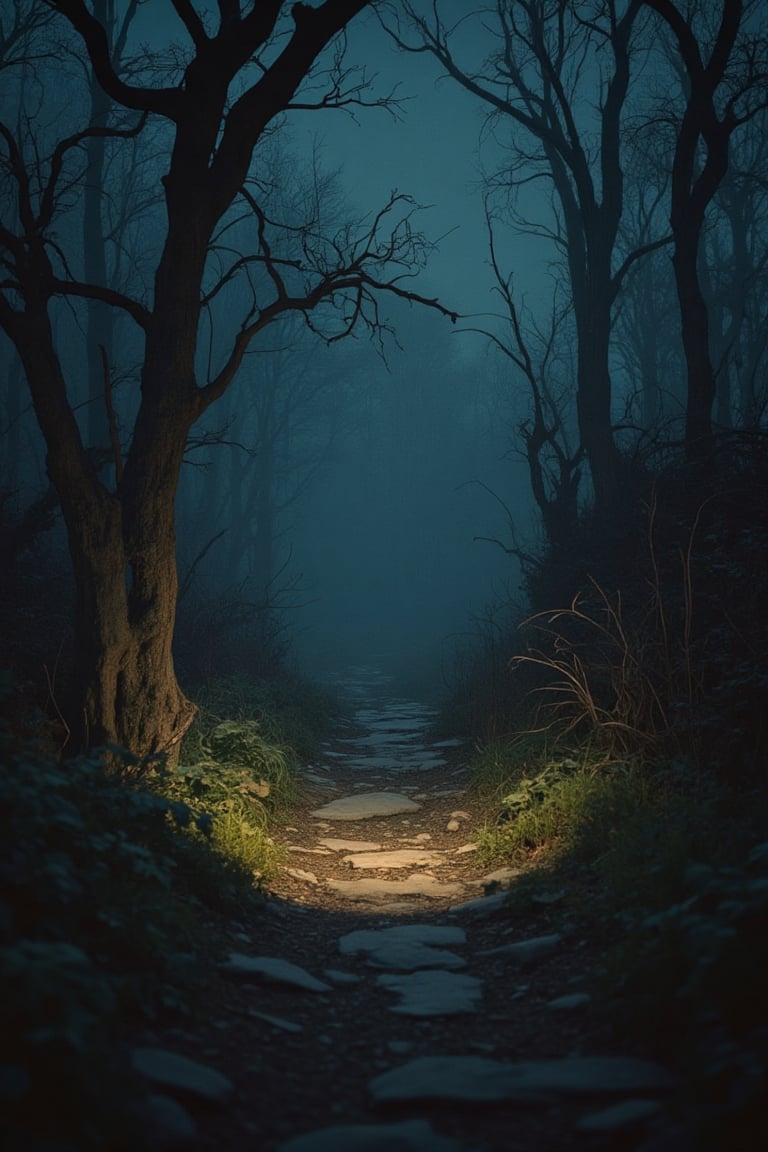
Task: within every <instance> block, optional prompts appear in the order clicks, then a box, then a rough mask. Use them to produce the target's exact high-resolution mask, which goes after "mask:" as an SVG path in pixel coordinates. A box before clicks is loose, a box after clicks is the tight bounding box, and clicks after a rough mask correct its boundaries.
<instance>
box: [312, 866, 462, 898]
mask: <svg viewBox="0 0 768 1152" xmlns="http://www.w3.org/2000/svg"><path fill="white" fill-rule="evenodd" d="M327 884H328V887H329V888H332V889H333V891H334V892H338V893H339V894H340V895H342V896H345V897H346V898H347V899H348V900H390V899H392V897H395V896H428V897H434V898H435V899H439V898H440V897H443V896H457V895H458V894H459V892H461V891H462V885H461V884H456V883H452V884H442V883H441V882H440V881H439V880H436V879H435V878H434V876H429V875H425V874H423V873H422V875H420V876H419V875H417V874H414V875H413V876H409V877H408V879H407V880H380V879H379V878H378V877H377V876H371V877H366V878H365V879H363V880H333V879H331V880H328V881H327Z"/></svg>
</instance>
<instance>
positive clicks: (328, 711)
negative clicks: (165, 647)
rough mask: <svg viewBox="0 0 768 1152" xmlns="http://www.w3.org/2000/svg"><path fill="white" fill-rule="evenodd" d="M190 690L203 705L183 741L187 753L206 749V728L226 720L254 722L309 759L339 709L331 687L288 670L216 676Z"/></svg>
mask: <svg viewBox="0 0 768 1152" xmlns="http://www.w3.org/2000/svg"><path fill="white" fill-rule="evenodd" d="M189 694H190V695H191V696H192V698H193V699H194V700H195V701H196V702H197V703H198V705H199V707H200V711H199V714H198V716H197V718H196V720H195V723H194V725H193V727H192V729H191V731H190V732H189V734H188V736H187V738H186V741H185V744H184V755H185V756H187V758H189V756H195V755H197V752H198V751H199V750H201V749H202V750H203V751H204V750H205V749H204V748H203V744H204V741H205V739H206V734H207V733H209V732H210V730H211V728H212V727H213V726H214V725H215V724H217V723H220V722H221V721H224V720H226V721H246V722H248V723H256V724H258V726H259V731H260V732H261V733H262V735H263V737H264V739H265V740H266V741H267V742H268V743H271V744H274V745H277V746H280V747H285V746H288V747H290V748H291V749H292V750H293V753H294V754H295V756H296V757H297V758H298V759H299V760H302V761H307V760H311V759H313V758H314V757H315V756H317V754H318V750H319V747H320V743H321V741H322V740H324V739H326V738H327V737H328V736H329V735H330V734H331V732H332V730H333V725H334V722H335V721H336V719H337V718H338V715H339V712H340V710H341V705H340V702H339V700H338V699H337V698H336V696H335V695H334V694H333V693H332V692H331V691H330V690H329V689H327V688H324V687H321V686H319V685H317V684H313V683H311V682H310V681H308V680H305V679H303V678H302V677H301V676H298V675H295V674H291V673H289V672H287V671H282V672H280V673H279V674H276V675H274V676H271V677H267V678H264V677H260V676H249V675H245V674H243V673H235V674H232V673H230V674H227V675H217V676H212V677H209V678H208V679H206V680H202V681H199V682H197V683H195V684H193V685H191V686H190V688H189Z"/></svg>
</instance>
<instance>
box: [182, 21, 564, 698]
mask: <svg viewBox="0 0 768 1152" xmlns="http://www.w3.org/2000/svg"><path fill="white" fill-rule="evenodd" d="M347 53H348V59H349V60H350V62H354V65H355V67H359V68H361V69H363V70H364V72H365V75H366V77H367V78H370V80H371V92H372V93H374V94H375V95H388V94H389V93H394V100H395V101H396V103H393V104H392V106H391V108H389V109H385V108H354V107H353V108H351V109H349V110H333V111H328V112H323V111H320V112H312V113H307V112H294V113H290V114H289V115H288V117H287V121H286V126H285V130H284V140H285V144H284V147H285V149H286V150H287V151H288V152H289V153H290V155H291V157H292V160H291V163H292V164H293V163H298V165H299V166H300V165H302V164H305V165H307V173H308V172H309V167H310V166H311V165H312V164H317V165H318V167H319V169H320V170H321V171H322V172H323V173H325V174H326V175H327V176H328V178H329V179H331V181H332V189H333V191H332V197H331V198H332V199H333V200H334V201H335V202H336V204H337V207H336V208H335V212H336V213H337V214H340V216H341V217H343V218H344V219H351V220H356V221H357V220H364V219H371V218H372V216H373V214H374V213H376V212H377V211H378V210H380V208H381V207H383V206H384V205H385V204H386V203H387V201H388V199H389V198H390V196H391V195H392V193H393V192H397V193H401V194H403V195H407V196H409V197H412V198H413V201H414V205H415V209H416V210H415V212H414V215H413V227H414V228H416V229H419V230H421V231H423V233H424V235H425V237H426V239H427V241H428V242H429V245H430V251H429V256H428V260H427V261H426V262H425V265H424V267H423V268H422V269H417V270H415V272H414V274H413V275H412V276H411V277H410V278H409V279H408V280H407V282H406V285H405V286H406V287H407V288H408V289H412V290H414V291H417V292H419V293H421V294H423V295H424V296H426V297H430V298H431V297H436V298H439V300H440V302H441V303H442V304H444V305H445V306H446V307H448V308H450V309H452V310H455V311H456V312H457V313H459V314H460V319H459V320H458V321H457V322H456V323H453V324H452V323H451V322H450V321H449V320H447V319H445V318H442V317H438V316H436V315H434V314H433V313H431V312H430V310H429V309H428V308H426V307H421V306H418V305H410V306H408V305H401V306H398V305H396V304H391V303H389V302H387V301H383V302H382V305H381V308H382V316H383V318H384V319H385V320H386V322H387V324H388V325H389V326H390V328H391V332H389V333H386V334H385V336H384V338H383V341H381V343H379V340H378V338H372V339H367V338H366V337H365V336H364V334H362V333H359V334H357V336H356V337H354V338H353V339H352V340H351V341H349V343H350V345H351V346H350V347H346V346H345V345H343V344H341V345H336V346H334V347H333V348H331V349H325V348H323V347H322V345H321V343H320V341H318V340H315V341H314V342H313V340H312V337H311V334H307V332H306V331H303V332H302V331H300V330H296V329H293V337H292V339H293V340H294V341H296V342H301V343H302V345H303V346H304V347H306V348H307V349H308V355H309V356H310V357H316V358H319V362H321V363H323V364H324V369H323V370H324V371H325V372H326V373H327V375H328V376H330V377H331V378H332V380H331V382H330V383H328V384H327V386H324V387H323V388H322V390H321V394H322V398H320V397H319V396H318V395H315V396H314V397H313V398H312V400H311V403H310V408H311V409H312V410H313V411H316V410H317V408H316V406H317V405H318V403H319V405H320V409H321V411H320V414H319V420H320V424H321V425H323V428H322V430H318V427H317V425H315V429H314V431H315V434H316V439H315V443H314V445H311V444H310V445H309V446H308V445H307V444H306V443H305V445H304V449H303V450H302V449H297V448H296V443H295V432H293V433H291V437H290V438H291V439H292V440H293V443H292V445H291V447H290V448H289V447H288V445H287V443H285V444H283V445H282V446H281V448H280V449H279V451H280V452H283V453H285V459H284V461H283V466H284V468H285V469H287V470H288V471H289V472H290V473H291V474H292V478H293V482H294V484H295V486H296V487H299V488H301V492H300V493H299V494H298V495H295V494H294V493H293V492H289V491H288V489H290V487H291V481H290V480H288V479H286V478H284V479H283V480H282V481H281V495H280V496H278V498H277V503H278V504H281V503H282V505H283V506H282V507H281V508H278V509H277V511H276V522H275V548H274V553H273V557H272V566H271V570H270V575H269V579H270V580H271V581H272V583H271V584H270V587H269V599H270V602H271V603H272V604H273V605H274V606H275V607H276V609H277V610H279V611H280V612H281V614H282V615H283V617H284V619H285V621H286V623H287V625H288V627H289V629H290V633H291V636H292V643H293V652H294V654H295V657H296V659H297V660H298V661H299V663H300V664H301V665H302V666H303V667H305V668H306V669H308V670H310V671H312V672H313V673H322V672H323V671H325V670H327V669H328V668H335V667H338V666H339V665H344V664H346V663H359V662H365V661H368V662H371V661H372V662H374V663H377V664H379V665H381V666H383V667H386V668H387V669H388V670H390V671H392V672H393V673H395V674H396V675H398V676H400V677H409V678H414V677H417V678H418V679H419V680H420V681H421V682H423V681H424V680H427V681H429V680H432V681H433V682H434V683H436V684H440V683H442V682H444V681H445V679H446V678H450V675H451V669H452V663H453V659H454V654H455V653H456V651H457V650H459V649H461V647H462V645H464V644H465V643H471V642H472V637H473V635H474V634H475V632H476V630H477V621H478V618H479V617H481V616H482V615H483V613H484V612H485V611H486V609H487V607H488V606H489V605H498V604H501V603H505V602H507V601H509V600H510V599H512V600H515V601H520V600H521V599H522V594H521V590H520V571H519V566H518V563H517V561H516V560H515V558H514V557H513V556H511V555H510V554H509V552H505V551H504V546H507V547H508V546H509V545H510V544H511V539H510V536H509V530H510V524H509V522H508V512H510V511H511V512H512V514H513V517H514V528H515V531H516V532H517V533H520V534H521V535H522V537H523V538H527V536H528V535H529V534H530V533H532V532H533V531H534V525H533V517H532V507H531V498H530V494H529V491H528V482H527V476H526V471H525V468H524V466H523V463H522V460H521V458H520V455H519V452H516V451H515V444H514V426H515V419H518V420H519V419H520V418H521V417H522V415H523V413H524V410H525V401H524V399H523V398H522V397H521V396H520V391H519V387H517V389H516V386H515V384H514V382H513V379H512V377H511V373H510V372H509V371H508V369H507V368H506V367H505V366H504V365H502V364H500V363H499V361H498V359H497V358H496V357H494V356H493V355H492V354H491V353H489V351H488V348H487V342H486V341H484V340H483V339H482V338H481V337H479V336H478V335H477V334H475V333H473V332H471V331H468V329H471V328H474V327H477V326H481V327H482V326H485V325H491V326H492V325H493V322H494V321H493V313H494V312H498V300H497V299H495V298H494V278H493V274H492V271H491V269H490V267H489V260H488V233H487V224H486V221H485V216H484V210H483V196H482V187H481V169H480V158H479V145H478V141H479V138H480V135H481V132H482V126H483V122H484V118H485V116H484V113H483V112H482V110H481V109H479V108H478V106H477V103H476V102H475V101H473V100H472V99H471V98H469V97H467V96H466V95H465V94H463V93H461V92H460V91H458V90H456V88H455V86H453V85H451V84H450V83H449V82H448V81H447V80H445V79H444V78H443V79H442V80H441V79H440V72H439V69H438V68H437V67H436V66H435V65H433V64H431V63H430V62H429V61H428V60H426V59H424V58H420V57H413V56H410V55H407V54H404V53H401V52H398V51H397V50H396V49H395V48H394V46H393V44H392V41H391V39H390V38H389V37H388V36H387V35H386V34H385V33H384V32H383V30H382V28H381V26H380V24H379V21H378V20H377V19H376V18H375V17H374V16H373V15H370V14H369V15H364V16H363V17H361V18H360V19H359V20H358V21H356V22H355V24H354V26H353V27H352V28H351V29H350V31H349V35H348V49H347ZM486 152H487V149H486ZM486 159H487V157H486ZM527 243H528V242H527V241H526V240H525V238H522V239H521V241H520V252H521V253H523V252H525V251H527ZM513 255H514V252H512V253H510V256H513ZM541 280H542V273H541V271H540V270H539V269H537V268H536V267H535V266H534V265H532V264H531V263H530V261H529V262H528V266H527V269H526V275H525V283H526V286H527V288H528V290H529V291H530V290H531V289H534V290H535V289H536V288H537V286H539V285H540V284H541ZM216 317H217V318H216V321H215V323H214V325H213V327H214V328H215V329H219V330H221V329H226V326H227V321H226V316H225V314H224V312H223V311H222V310H220V311H219V312H218V313H217V314H216ZM277 342H278V343H280V341H279V340H278V341H277ZM274 343H275V341H274V339H271V338H270V337H269V336H268V337H267V339H266V340H265V341H264V345H263V346H264V347H267V348H269V347H271V346H273V345H274ZM254 359H255V360H257V361H258V354H256V355H255V356H254ZM316 363H317V361H316ZM287 371H288V372H290V371H291V369H287ZM258 376H259V373H258V369H257V370H256V372H255V375H254V376H253V378H252V379H250V381H249V383H248V384H247V385H246V386H245V387H244V386H243V384H242V382H238V383H236V385H235V389H234V398H233V399H232V400H231V407H232V411H233V412H234V413H236V412H238V411H240V406H241V405H247V403H248V400H247V391H246V389H248V388H250V389H258V388H259V387H260V383H259V379H258ZM280 387H281V388H282V389H283V390H284V391H290V389H291V381H290V378H289V377H286V378H285V379H282V380H281V383H280ZM331 413H332V414H333V415H332V420H331V422H332V424H333V430H332V431H331V430H330V429H329V427H328V426H327V420H328V418H329V415H330V414H331ZM302 419H303V418H302ZM312 419H314V418H313V417H310V420H312ZM221 422H222V421H221V414H220V412H218V411H217V412H216V413H213V414H212V416H211V418H210V420H209V421H207V422H206V423H204V427H210V428H211V429H214V428H216V427H221ZM238 435H240V434H238ZM302 435H304V437H305V440H306V432H304V433H302ZM311 439H312V437H311V436H310V440H311ZM302 451H304V462H303V463H302V461H301V459H300V458H301V456H302ZM307 457H309V458H310V460H311V463H310V462H308V461H307ZM211 460H212V458H211V456H210V454H209V455H207V456H206V458H205V461H206V462H207V463H208V466H209V467H214V465H213V464H212V462H211ZM203 462H204V461H203V460H202V458H201V457H200V456H199V455H198V457H197V458H196V463H197V464H198V465H200V464H201V463H203ZM198 481H199V477H196V476H194V475H193V476H191V477H190V476H189V475H187V476H184V477H183V478H182V487H181V499H180V524H181V525H182V531H181V542H180V554H181V556H182V561H183V560H184V558H186V559H189V558H191V556H192V555H193V554H196V552H197V550H198V549H199V548H201V547H203V546H204V544H205V539H206V537H205V536H204V535H203V531H202V523H201V518H200V514H199V509H200V501H201V499H203V497H202V494H201V492H200V485H199V482H198ZM219 482H220V483H222V484H223V483H225V480H224V478H223V477H220V481H219ZM190 500H191V501H192V505H193V511H192V513H191V514H188V510H187V509H186V507H185V506H186V503H187V502H188V501H190ZM204 500H205V503H206V504H207V505H208V506H210V505H212V504H213V503H214V501H213V499H212V497H211V495H210V493H208V494H207V495H205V497H204ZM204 522H205V530H204V531H205V533H207V534H208V536H212V535H213V534H214V530H215V528H216V525H214V524H213V523H211V522H210V521H209V520H207V519H205V518H204ZM222 527H226V525H225V524H224V521H222ZM233 530H234V531H236V530H237V529H236V528H234V529H232V528H230V529H228V531H233ZM225 544H226V537H223V538H222V542H221V545H220V546H219V545H217V546H214V547H212V548H211V551H210V553H209V554H208V555H207V556H206V559H205V562H203V563H201V564H200V565H199V566H198V568H197V569H196V574H197V575H198V576H199V577H200V578H201V579H203V580H205V581H206V582H207V583H208V585H209V586H210V587H216V586H221V585H222V584H224V585H226V584H228V583H229V582H230V581H232V579H233V577H234V579H235V580H241V581H244V582H245V583H244V587H246V588H250V591H251V593H253V592H254V591H257V592H258V593H261V591H262V589H260V588H258V589H253V587H252V584H253V576H254V573H253V568H252V566H251V567H249V566H248V564H247V562H246V563H245V564H244V565H243V566H241V567H240V568H239V569H238V570H237V572H236V573H234V574H233V570H232V565H231V563H229V564H227V563H223V564H222V562H221V553H222V550H223V548H224V547H225ZM182 569H183V563H182ZM257 583H258V581H257Z"/></svg>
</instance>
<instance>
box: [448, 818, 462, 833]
mask: <svg viewBox="0 0 768 1152" xmlns="http://www.w3.org/2000/svg"><path fill="white" fill-rule="evenodd" d="M459 828H461V824H459V822H458V820H449V821H448V823H447V824H446V826H445V830H446V832H458V830H459Z"/></svg>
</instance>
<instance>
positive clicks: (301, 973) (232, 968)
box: [219, 952, 332, 992]
mask: <svg viewBox="0 0 768 1152" xmlns="http://www.w3.org/2000/svg"><path fill="white" fill-rule="evenodd" d="M219 971H220V972H224V973H225V975H227V976H237V977H239V978H240V979H242V980H257V981H259V982H261V983H264V984H282V985H283V986H285V987H288V988H297V989H299V990H300V991H302V992H331V991H332V988H331V986H330V984H324V983H323V981H322V980H318V979H317V978H316V977H315V976H312V975H310V973H309V972H307V971H306V969H304V968H300V967H299V965H298V964H292V963H291V962H290V960H281V959H280V958H279V957H277V956H245V955H244V954H243V953H242V952H230V954H229V956H228V957H227V959H226V960H225V961H224V963H223V964H220V965H219Z"/></svg>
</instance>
